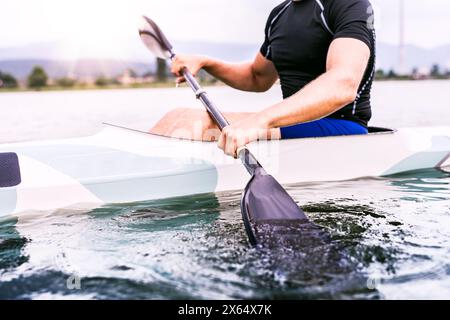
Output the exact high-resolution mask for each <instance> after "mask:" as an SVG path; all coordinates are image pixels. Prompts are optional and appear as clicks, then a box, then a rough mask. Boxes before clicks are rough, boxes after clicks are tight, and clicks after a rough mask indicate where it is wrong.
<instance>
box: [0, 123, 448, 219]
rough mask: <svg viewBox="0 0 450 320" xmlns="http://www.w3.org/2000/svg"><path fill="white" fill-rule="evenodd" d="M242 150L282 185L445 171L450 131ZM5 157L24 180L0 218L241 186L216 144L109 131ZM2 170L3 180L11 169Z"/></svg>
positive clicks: (26, 146)
mask: <svg viewBox="0 0 450 320" xmlns="http://www.w3.org/2000/svg"><path fill="white" fill-rule="evenodd" d="M249 149H250V150H251V151H252V152H253V153H254V154H255V156H256V157H257V158H258V159H259V161H260V162H261V164H262V165H263V166H264V167H265V168H266V170H267V171H268V172H270V173H271V174H272V175H273V176H274V177H275V178H276V179H277V180H279V181H280V182H281V183H283V184H294V183H302V182H318V181H339V180H350V179H355V178H361V177H368V176H386V175H392V174H396V173H401V172H407V171H414V170H420V169H426V168H434V167H441V166H447V165H450V161H449V156H450V127H435V128H411V129H399V130H397V131H387V130H383V129H376V128H375V129H373V130H372V133H371V134H369V135H364V136H341V137H327V138H312V139H296V140H283V141H261V142H257V143H252V144H250V145H249ZM7 153H9V154H15V155H17V156H18V164H19V167H20V176H21V182H20V183H18V184H17V185H15V184H12V185H11V186H8V185H4V186H3V187H2V186H1V184H0V216H2V215H7V214H13V213H18V212H23V211H30V210H50V209H56V208H61V207H67V206H70V205H75V204H82V203H84V204H91V205H94V206H98V205H101V204H103V203H122V202H134V201H143V200H153V199H162V198H171V197H177V196H185V195H191V194H201V193H209V192H220V191H228V190H238V189H242V188H243V187H244V186H245V184H246V183H247V181H248V174H247V172H246V171H245V169H244V168H243V166H242V165H241V164H240V161H238V160H234V159H231V158H229V157H226V156H225V155H224V154H223V153H222V152H221V150H219V149H218V148H217V146H216V144H215V143H208V142H198V141H188V140H180V139H174V138H167V137H160V136H155V135H151V134H148V133H143V132H139V131H133V130H130V129H126V128H120V127H116V126H111V125H107V126H106V127H105V128H104V130H103V131H101V132H100V133H98V134H96V135H94V136H91V137H84V138H75V139H66V140H53V141H43V142H29V143H17V144H8V145H2V146H0V154H7ZM0 160H1V158H0ZM0 162H1V161H0ZM0 170H2V171H0V175H2V176H4V175H5V172H7V170H8V167H7V166H6V167H5V166H0ZM11 170H13V169H11ZM0 182H1V179H0Z"/></svg>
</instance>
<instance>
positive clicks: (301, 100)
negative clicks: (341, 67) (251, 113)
mask: <svg viewBox="0 0 450 320" xmlns="http://www.w3.org/2000/svg"><path fill="white" fill-rule="evenodd" d="M356 91H357V84H356V83H355V81H354V80H352V79H351V77H346V76H343V75H341V74H339V73H338V72H327V73H325V74H323V75H322V76H320V77H319V78H317V79H316V80H314V81H313V82H311V83H310V84H309V85H307V86H306V87H304V88H303V89H302V90H300V91H299V92H297V93H296V94H295V95H293V96H292V97H290V98H288V99H285V100H284V101H282V102H280V103H279V104H276V105H274V106H272V107H270V108H267V109H266V110H264V111H262V112H260V119H261V122H262V123H264V124H265V125H266V126H267V127H269V128H280V127H286V126H291V125H295V124H299V123H305V122H311V121H315V120H318V119H322V118H324V117H326V116H328V115H330V114H332V113H334V112H335V111H337V110H339V109H341V108H342V107H344V106H346V105H347V104H349V103H351V102H352V101H354V100H355V98H356V93H357V92H356Z"/></svg>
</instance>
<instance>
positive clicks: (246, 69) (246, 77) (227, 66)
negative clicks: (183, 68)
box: [203, 58, 261, 91]
mask: <svg viewBox="0 0 450 320" xmlns="http://www.w3.org/2000/svg"><path fill="white" fill-rule="evenodd" d="M206 59H207V60H206V62H205V66H204V67H203V69H204V70H205V71H206V72H208V73H209V74H211V75H212V76H213V77H215V78H217V79H219V80H220V81H222V82H224V83H225V84H227V85H228V86H230V87H233V88H235V89H238V90H243V91H261V88H260V86H259V85H258V81H257V79H256V77H255V75H254V73H253V70H252V63H251V62H246V63H227V62H224V61H220V60H216V59H212V58H206Z"/></svg>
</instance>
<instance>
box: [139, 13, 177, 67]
mask: <svg viewBox="0 0 450 320" xmlns="http://www.w3.org/2000/svg"><path fill="white" fill-rule="evenodd" d="M139 36H140V37H141V39H142V42H144V44H145V46H146V47H147V48H148V49H149V50H150V51H151V52H153V54H154V55H155V56H157V57H158V58H161V59H170V58H172V56H173V52H172V49H173V48H172V45H171V44H170V42H169V40H167V38H166V36H165V35H164V33H163V32H162V31H161V29H160V28H159V27H158V25H157V24H156V23H155V22H154V21H153V20H152V19H150V18H147V17H145V16H143V17H142V26H141V27H140V28H139Z"/></svg>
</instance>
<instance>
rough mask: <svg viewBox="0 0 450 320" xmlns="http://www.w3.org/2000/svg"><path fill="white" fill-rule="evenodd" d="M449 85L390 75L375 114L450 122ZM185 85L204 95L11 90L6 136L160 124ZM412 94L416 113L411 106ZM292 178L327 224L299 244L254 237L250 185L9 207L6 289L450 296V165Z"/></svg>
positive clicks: (3, 257) (244, 97)
mask: <svg viewBox="0 0 450 320" xmlns="http://www.w3.org/2000/svg"><path fill="white" fill-rule="evenodd" d="M448 86H449V82H426V83H409V82H408V83H377V85H376V88H375V93H376V97H375V105H376V109H377V110H379V113H378V115H377V116H376V118H375V120H374V123H376V124H386V125H393V124H395V122H396V121H397V119H398V122H399V123H400V125H406V126H415V125H430V124H434V123H436V124H449V120H448V119H450V117H449V116H450V114H449V112H450V111H449V110H450V108H448V102H447V101H450V90H448V89H447V88H448ZM419 89H420V90H419ZM446 89H447V90H446ZM212 93H213V95H214V96H215V97H217V100H218V101H219V100H221V102H225V108H226V109H228V110H236V109H239V108H243V107H245V108H249V109H253V110H254V109H256V108H258V106H260V105H261V104H262V103H264V104H268V103H271V102H272V101H276V100H277V99H278V98H277V97H278V96H277V94H278V91H277V90H273V91H271V92H269V93H268V94H266V95H264V96H261V97H259V96H257V95H248V94H237V93H235V92H234V91H229V90H228V89H225V88H215V89H214V90H212ZM185 96H186V97H185ZM127 97H129V98H127ZM181 97H183V99H184V100H183V101H187V104H188V105H194V104H191V103H190V101H191V100H190V99H192V97H191V96H190V94H189V92H188V91H187V90H181V91H174V90H156V91H151V90H136V91H101V92H99V93H97V92H71V93H53V92H52V93H43V94H36V93H27V94H5V95H0V106H1V107H0V110H1V111H0V112H1V115H2V127H1V129H0V132H1V138H0V139H1V140H2V142H7V141H13V140H15V141H20V140H28V139H30V138H31V137H33V138H35V139H36V138H41V137H46V138H48V137H62V136H64V137H66V136H73V135H84V134H89V133H91V132H94V131H96V130H98V126H97V124H95V125H94V124H93V123H94V122H95V120H96V119H99V118H101V117H103V115H106V116H105V117H106V118H107V119H108V121H112V122H117V121H119V122H122V123H123V122H126V123H128V124H131V125H133V126H136V127H143V126H149V123H150V122H152V121H154V118H155V116H156V115H157V114H159V113H163V112H164V110H163V104H164V99H167V100H168V101H171V102H170V105H173V102H175V100H178V99H180V98H181ZM184 97H185V98H184ZM35 98H36V99H37V100H35ZM419 98H421V99H422V101H421V100H420V99H419ZM128 99H129V101H128ZM385 99H387V100H388V101H387V102H386V101H385ZM88 101H91V104H88V103H87V102H88ZM127 101H128V103H127ZM179 101H181V100H178V102H179ZM63 102H64V103H63ZM238 102H239V104H238ZM31 103H33V105H31ZM388 103H389V105H388ZM425 103H426V104H425ZM129 104H131V105H132V106H133V108H131V107H130V106H129ZM424 105H426V106H427V107H426V109H425V107H423V106H424ZM393 106H395V108H396V110H397V109H398V110H397V111H395V112H393V111H392V108H393ZM406 107H408V108H410V113H408V114H403V113H401V112H400V110H404V109H403V108H406ZM91 108H92V109H91ZM424 109H425V111H424ZM125 110H126V112H125ZM141 112H142V113H144V114H148V115H149V117H148V119H149V120H148V121H147V120H146V119H147V118H146V117H145V116H142V114H141ZM22 115H26V116H25V117H24V119H21V116H22ZM4 119H6V120H4ZM57 119H60V120H59V122H58V121H57ZM22 120H23V121H22ZM378 121H379V122H381V123H377V122H378ZM77 130H78V131H77ZM449 171H450V169H449ZM288 191H289V193H290V194H291V195H292V196H293V197H294V199H295V200H296V201H297V202H298V203H299V205H300V206H301V207H302V208H303V209H304V211H305V212H306V213H307V215H308V216H309V217H310V218H311V219H312V221H314V222H315V223H316V224H317V225H319V226H321V227H322V228H323V233H324V234H325V235H326V237H320V239H317V238H315V237H314V233H310V232H309V231H308V230H303V232H302V233H299V236H298V238H296V239H295V241H294V243H293V244H292V246H291V245H287V246H284V247H279V246H278V247H275V248H272V249H271V250H268V249H265V248H250V247H249V246H248V243H247V239H246V234H245V231H244V229H243V225H242V221H241V217H240V208H239V201H240V192H229V193H223V194H219V195H213V194H209V195H202V196H195V197H186V198H177V199H169V200H163V201H151V202H143V203H134V204H123V205H106V206H104V207H101V208H98V209H95V210H90V211H87V210H85V209H83V208H72V209H70V210H69V209H65V210H58V211H56V212H41V213H39V214H36V215H32V214H30V215H28V216H21V217H20V220H19V219H17V218H14V217H10V218H3V219H2V220H0V298H7V299H17V298H26V299H47V298H63V299H83V298H97V299H103V298H110V299H129V298H131V299H139V298H147V299H247V298H252V299H266V298H275V299H285V298H289V299H304V298H331V299H352V298H359V299H401V298H405V299H414V298H424V299H432V298H437V299H448V298H450V254H449V251H450V250H449V249H450V174H449V173H446V172H444V171H441V170H426V171H422V172H415V173H410V174H407V175H401V176H396V177H390V178H377V179H361V180H356V181H347V182H333V183H331V182H329V183H315V184H302V185H297V186H290V187H289V188H288Z"/></svg>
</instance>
